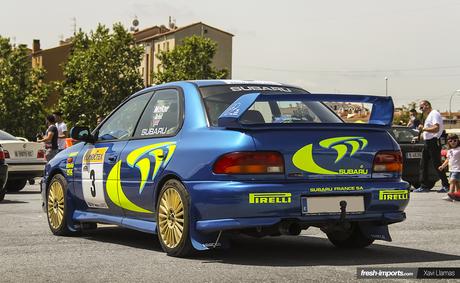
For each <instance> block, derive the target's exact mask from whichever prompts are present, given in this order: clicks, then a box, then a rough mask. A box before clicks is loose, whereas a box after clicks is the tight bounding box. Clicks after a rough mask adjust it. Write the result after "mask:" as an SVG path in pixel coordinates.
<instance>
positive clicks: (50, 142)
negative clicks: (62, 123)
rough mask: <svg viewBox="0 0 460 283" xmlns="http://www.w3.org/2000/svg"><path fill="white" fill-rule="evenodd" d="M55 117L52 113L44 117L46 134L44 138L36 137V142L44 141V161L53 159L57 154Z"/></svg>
mask: <svg viewBox="0 0 460 283" xmlns="http://www.w3.org/2000/svg"><path fill="white" fill-rule="evenodd" d="M55 123H56V119H55V118H54V116H53V115H49V116H48V117H46V126H47V127H48V129H47V130H46V134H45V137H44V138H41V139H40V138H37V142H44V143H45V149H46V153H45V157H46V161H48V162H49V161H50V160H51V159H53V157H54V156H56V154H58V152H59V149H58V129H57V127H56V125H55Z"/></svg>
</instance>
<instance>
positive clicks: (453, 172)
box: [438, 134, 460, 200]
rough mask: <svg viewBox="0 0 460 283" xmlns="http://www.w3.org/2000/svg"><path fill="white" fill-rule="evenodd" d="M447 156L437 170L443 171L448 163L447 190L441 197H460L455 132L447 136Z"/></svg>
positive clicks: (459, 145)
mask: <svg viewBox="0 0 460 283" xmlns="http://www.w3.org/2000/svg"><path fill="white" fill-rule="evenodd" d="M447 148H448V149H449V150H448V151H447V158H446V160H445V161H444V163H443V164H442V165H441V166H439V168H438V169H439V171H443V170H444V168H446V166H447V165H449V172H450V176H449V185H450V186H449V192H448V193H447V196H445V197H443V199H445V200H456V199H457V198H458V199H460V142H459V141H458V136H457V135H456V134H450V135H448V136H447Z"/></svg>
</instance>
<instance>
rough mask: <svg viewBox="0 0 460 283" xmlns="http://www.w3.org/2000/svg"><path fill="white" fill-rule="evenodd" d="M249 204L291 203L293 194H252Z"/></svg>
mask: <svg viewBox="0 0 460 283" xmlns="http://www.w3.org/2000/svg"><path fill="white" fill-rule="evenodd" d="M249 203H254V204H277V203H291V193H250V194H249Z"/></svg>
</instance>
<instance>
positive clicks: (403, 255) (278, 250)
mask: <svg viewBox="0 0 460 283" xmlns="http://www.w3.org/2000/svg"><path fill="white" fill-rule="evenodd" d="M83 237H85V238H86V239H89V240H94V241H101V242H109V243H114V244H119V245H125V246H130V247H134V248H139V249H146V250H151V251H156V252H163V251H162V249H161V246H160V243H159V242H158V239H157V238H156V236H155V235H151V234H147V233H142V232H138V231H134V230H129V229H125V228H118V227H102V228H98V229H97V230H93V231H87V232H86V233H85V234H84V236H83ZM191 260H200V261H203V263H223V264H226V263H228V264H237V265H254V266H318V265H331V266H351V265H376V264H400V263H422V262H438V261H455V260H460V256H458V255H450V254H443V253H437V252H430V251H424V250H418V249H412V248H404V247H393V246H386V245H382V244H373V245H372V246H370V247H368V248H366V249H361V250H341V249H337V248H335V247H334V246H332V244H330V242H329V240H327V239H322V238H316V237H307V236H301V237H298V236H297V237H295V236H292V237H289V236H283V237H273V238H260V239H256V238H251V237H245V236H240V237H237V238H236V239H234V240H232V246H231V248H230V249H228V250H214V251H207V252H201V253H197V254H195V255H194V256H193V257H191Z"/></svg>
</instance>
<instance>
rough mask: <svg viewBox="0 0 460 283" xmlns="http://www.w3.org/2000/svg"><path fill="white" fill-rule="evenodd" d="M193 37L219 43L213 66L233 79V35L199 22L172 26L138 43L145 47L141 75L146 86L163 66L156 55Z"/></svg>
mask: <svg viewBox="0 0 460 283" xmlns="http://www.w3.org/2000/svg"><path fill="white" fill-rule="evenodd" d="M140 32H142V31H140ZM193 35H199V36H203V37H207V38H210V39H212V40H213V41H215V42H216V43H217V52H216V55H215V56H214V58H213V62H212V65H213V66H214V67H216V68H217V69H224V68H225V69H227V70H228V71H229V77H228V78H229V79H230V78H231V74H232V39H233V35H232V34H231V33H228V32H226V31H222V30H220V29H217V28H215V27H212V26H209V25H207V24H204V23H202V22H198V23H194V24H191V25H188V26H184V27H179V28H176V27H174V26H172V27H171V29H170V30H169V31H167V32H163V33H159V34H155V35H152V36H150V37H144V38H143V39H139V40H137V41H136V42H137V43H138V44H140V45H141V46H143V47H144V57H143V60H142V63H141V66H140V73H141V75H142V78H143V79H144V84H145V85H146V86H148V85H151V84H152V74H153V73H155V72H157V71H158V68H159V67H160V64H161V61H160V60H158V58H157V57H156V55H157V54H158V53H159V52H160V51H169V50H172V49H173V48H174V47H175V46H178V45H181V44H182V43H183V40H184V39H185V38H186V37H190V36H193Z"/></svg>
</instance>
